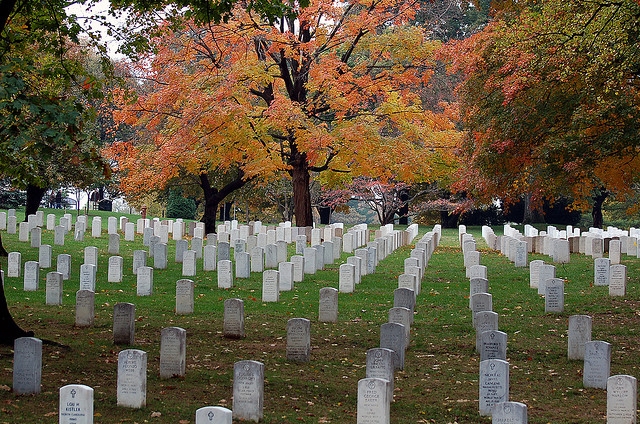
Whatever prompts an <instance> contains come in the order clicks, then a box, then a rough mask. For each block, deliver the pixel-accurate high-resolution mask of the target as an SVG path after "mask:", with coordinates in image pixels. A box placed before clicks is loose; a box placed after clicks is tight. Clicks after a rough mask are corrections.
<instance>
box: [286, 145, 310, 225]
mask: <svg viewBox="0 0 640 424" xmlns="http://www.w3.org/2000/svg"><path fill="white" fill-rule="evenodd" d="M290 165H291V169H290V171H289V174H290V175H291V180H292V182H293V215H294V216H295V218H296V226H298V227H311V226H313V213H312V212H311V192H310V191H309V181H310V180H311V177H310V175H309V163H308V162H307V155H306V154H305V153H297V154H296V155H295V156H294V157H292V159H291V162H290Z"/></svg>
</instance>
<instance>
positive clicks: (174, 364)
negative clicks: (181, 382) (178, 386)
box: [160, 327, 187, 378]
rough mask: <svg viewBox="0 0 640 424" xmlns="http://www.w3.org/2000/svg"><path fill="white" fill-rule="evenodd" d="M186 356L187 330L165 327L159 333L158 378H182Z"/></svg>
mask: <svg viewBox="0 0 640 424" xmlns="http://www.w3.org/2000/svg"><path fill="white" fill-rule="evenodd" d="M186 356H187V330H185V329H184V328H180V327H166V328H163V329H162V330H161V333H160V378H172V377H184V375H185V371H186Z"/></svg>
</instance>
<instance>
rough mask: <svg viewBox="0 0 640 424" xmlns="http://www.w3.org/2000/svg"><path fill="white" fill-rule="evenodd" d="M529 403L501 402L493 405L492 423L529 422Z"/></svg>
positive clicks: (521, 423)
mask: <svg viewBox="0 0 640 424" xmlns="http://www.w3.org/2000/svg"><path fill="white" fill-rule="evenodd" d="M528 422H529V417H528V413H527V405H525V404H524V403H521V402H500V403H496V404H495V405H494V406H493V410H492V411H491V424H527V423H528Z"/></svg>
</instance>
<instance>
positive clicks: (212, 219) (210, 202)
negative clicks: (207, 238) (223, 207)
mask: <svg viewBox="0 0 640 424" xmlns="http://www.w3.org/2000/svg"><path fill="white" fill-rule="evenodd" d="M218 204H219V203H218V202H217V201H216V200H215V196H213V195H209V196H207V194H206V190H205V196H204V215H203V216H202V222H204V231H205V233H207V234H209V233H215V232H216V215H217V213H218Z"/></svg>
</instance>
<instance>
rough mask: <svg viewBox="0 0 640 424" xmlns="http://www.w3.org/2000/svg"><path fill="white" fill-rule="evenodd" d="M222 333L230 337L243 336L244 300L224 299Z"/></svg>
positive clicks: (239, 337) (237, 337)
mask: <svg viewBox="0 0 640 424" xmlns="http://www.w3.org/2000/svg"><path fill="white" fill-rule="evenodd" d="M222 330H223V331H222V333H223V334H224V336H225V337H227V338H230V339H242V338H244V335H245V333H244V301H242V299H235V298H234V299H227V300H225V301H224V322H223V329H222Z"/></svg>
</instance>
